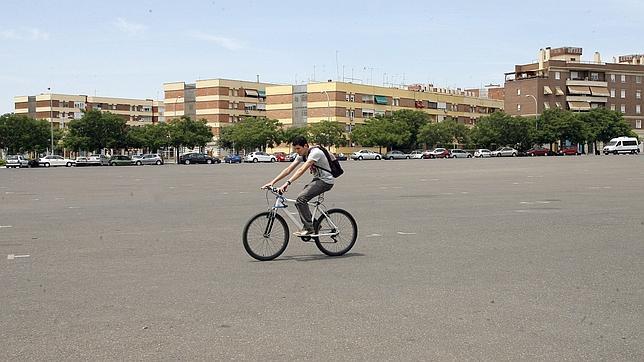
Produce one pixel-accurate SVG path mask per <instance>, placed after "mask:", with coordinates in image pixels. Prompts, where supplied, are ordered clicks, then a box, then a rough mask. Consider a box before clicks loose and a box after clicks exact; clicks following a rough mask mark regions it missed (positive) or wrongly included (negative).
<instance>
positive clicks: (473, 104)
mask: <svg viewBox="0 0 644 362" xmlns="http://www.w3.org/2000/svg"><path fill="white" fill-rule="evenodd" d="M266 96H267V105H266V110H267V111H266V113H267V117H268V118H272V119H277V120H279V121H280V122H281V123H282V124H283V125H285V126H287V127H291V126H295V127H298V126H305V125H306V124H309V123H315V122H320V121H322V120H330V121H335V122H340V123H343V124H345V125H346V129H347V131H348V132H350V131H351V129H352V128H353V126H355V125H357V124H361V123H364V122H365V120H367V119H369V118H371V117H374V116H376V115H385V114H391V113H393V112H394V111H397V110H403V109H412V110H418V111H422V112H425V113H427V114H428V115H429V117H430V120H431V121H432V122H441V121H443V120H446V119H454V120H456V121H457V122H459V123H462V124H465V125H468V126H473V125H474V124H475V123H476V121H477V120H478V119H479V118H480V117H482V116H485V115H488V114H491V113H494V112H495V111H498V110H502V109H503V101H501V100H497V99H489V98H480V97H476V96H475V95H474V94H473V93H472V92H466V91H462V90H450V89H442V88H435V87H431V86H425V85H418V84H417V85H413V86H409V87H407V88H406V89H401V88H390V87H379V86H373V85H364V84H353V83H345V82H324V83H309V84H304V85H286V86H273V87H268V88H267V89H266Z"/></svg>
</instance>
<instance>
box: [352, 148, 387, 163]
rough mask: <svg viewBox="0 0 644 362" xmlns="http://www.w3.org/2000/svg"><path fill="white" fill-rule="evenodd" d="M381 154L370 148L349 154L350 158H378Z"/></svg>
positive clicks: (360, 159)
mask: <svg viewBox="0 0 644 362" xmlns="http://www.w3.org/2000/svg"><path fill="white" fill-rule="evenodd" d="M381 158H382V156H380V154H379V153H378V152H373V151H370V150H360V151H357V152H354V153H352V154H351V159H352V160H359V161H362V160H379V159H381Z"/></svg>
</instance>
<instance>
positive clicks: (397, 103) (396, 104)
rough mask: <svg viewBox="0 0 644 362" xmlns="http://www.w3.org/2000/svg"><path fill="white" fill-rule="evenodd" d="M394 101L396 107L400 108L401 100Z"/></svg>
mask: <svg viewBox="0 0 644 362" xmlns="http://www.w3.org/2000/svg"><path fill="white" fill-rule="evenodd" d="M393 101H394V104H393V105H394V106H396V107H398V106H400V98H394V100H393Z"/></svg>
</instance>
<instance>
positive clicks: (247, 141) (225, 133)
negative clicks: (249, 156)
mask: <svg viewBox="0 0 644 362" xmlns="http://www.w3.org/2000/svg"><path fill="white" fill-rule="evenodd" d="M280 126H281V125H280V123H279V122H278V121H277V120H274V119H268V118H266V117H245V118H244V119H242V120H241V121H240V122H238V123H234V124H231V125H229V126H226V127H223V128H222V130H221V133H220V135H219V141H218V142H219V145H220V146H221V147H224V148H229V149H231V148H233V146H234V148H235V149H243V150H246V151H253V150H255V149H260V150H262V151H263V150H265V149H266V147H274V146H275V144H278V143H280V142H281V140H282V137H283V134H282V132H280Z"/></svg>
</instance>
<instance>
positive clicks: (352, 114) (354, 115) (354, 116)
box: [349, 109, 356, 119]
mask: <svg viewBox="0 0 644 362" xmlns="http://www.w3.org/2000/svg"><path fill="white" fill-rule="evenodd" d="M349 118H351V119H354V118H356V111H355V109H352V110H351V115H350V116H349Z"/></svg>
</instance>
